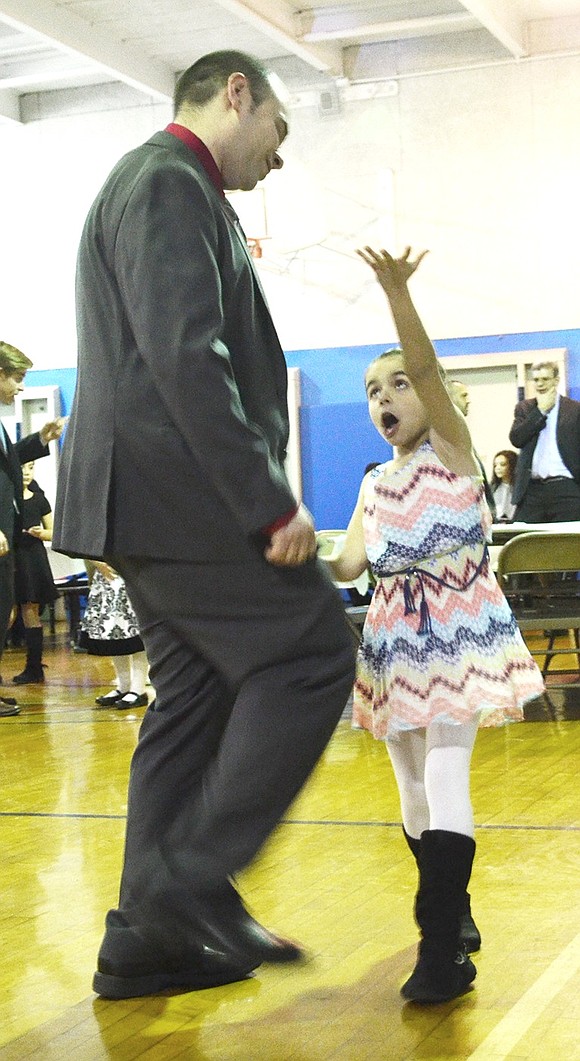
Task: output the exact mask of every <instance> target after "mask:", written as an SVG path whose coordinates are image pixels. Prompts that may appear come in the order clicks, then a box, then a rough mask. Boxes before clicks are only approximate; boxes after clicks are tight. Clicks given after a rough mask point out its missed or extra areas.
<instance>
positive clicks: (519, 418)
mask: <svg viewBox="0 0 580 1061" xmlns="http://www.w3.org/2000/svg"><path fill="white" fill-rule="evenodd" d="M546 422H547V417H545V416H544V414H543V413H542V412H541V411H540V409H539V408H538V403H537V402H536V399H535V398H534V399H532V400H531V401H530V400H528V401H524V402H518V404H517V405H516V408H515V412H514V422H513V424H512V426H511V430H510V433H509V440H510V442H511V444H512V446H516V448H517V449H523V447H524V446H526V445H527V443H528V442H531V440H532V439H534V438H537V436H538V435H539V433H540V431H542V430H543V428H544V427H545V426H546Z"/></svg>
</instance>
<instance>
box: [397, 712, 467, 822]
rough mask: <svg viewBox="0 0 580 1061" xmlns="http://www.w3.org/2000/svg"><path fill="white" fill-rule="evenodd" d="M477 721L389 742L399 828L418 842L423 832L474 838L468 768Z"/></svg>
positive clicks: (406, 733)
mask: <svg viewBox="0 0 580 1061" xmlns="http://www.w3.org/2000/svg"><path fill="white" fill-rule="evenodd" d="M476 734H477V720H476V719H474V720H472V721H470V722H466V723H464V724H462V725H460V726H451V725H443V724H440V723H432V724H431V725H430V726H428V727H427V729H411V730H404V731H401V732H399V733H397V735H396V736H394V737H387V740H386V745H387V751H388V753H389V756H390V759H391V763H392V765H393V770H394V772H395V778H396V781H397V787H398V789H399V798H400V801H401V814H402V817H403V825H404V827H405V831H406V832H407V833H408V834H409V836H412V837H414V838H415V839H417V840H418V839H419V838H420V836H421V833H422V832H424V831H425V830H426V829H445V830H446V831H448V832H453V833H462V834H463V835H464V836H471V837H473V833H474V825H473V810H472V807H471V799H470V795H469V767H470V763H471V753H472V751H473V745H474V744H475V737H476Z"/></svg>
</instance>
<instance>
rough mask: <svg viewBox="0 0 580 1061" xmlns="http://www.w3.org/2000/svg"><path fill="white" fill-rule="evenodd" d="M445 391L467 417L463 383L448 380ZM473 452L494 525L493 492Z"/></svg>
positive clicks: (467, 405)
mask: <svg viewBox="0 0 580 1061" xmlns="http://www.w3.org/2000/svg"><path fill="white" fill-rule="evenodd" d="M447 390H448V391H449V394H450V395H451V401H452V402H453V404H454V405H456V406H457V408H458V409H459V411H460V412H461V413H463V415H464V416H467V414H468V412H469V405H470V402H471V399H470V397H469V391H468V389H467V387H466V386H465V383H462V382H461V380H459V379H450V380H448V381H447ZM473 452H474V456H475V459H476V461H477V463H478V464H479V467H480V471H481V474H482V476H483V489H484V491H485V500H486V501H487V503H488V505H489V511H490V512H491V518H492V521H493V522H494V523H495V520H496V510H495V498H494V496H493V490H492V489H491V486H490V485H489V480H488V478H487V475H486V474H485V468H484V466H483V461H482V460H481V457H480V456H479V455H478V454H477V453H476V452H475V450H474V451H473Z"/></svg>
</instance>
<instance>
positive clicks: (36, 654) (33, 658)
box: [13, 626, 44, 685]
mask: <svg viewBox="0 0 580 1061" xmlns="http://www.w3.org/2000/svg"><path fill="white" fill-rule="evenodd" d="M42 641H43V629H42V626H27V627H26V649H27V651H26V666H25V668H24V670H23V671H22V673H21V674H17V675H16V677H15V678H14V679H13V680H14V684H15V685H29V684H30V685H32V684H34V683H35V682H43V681H44V671H43V669H42Z"/></svg>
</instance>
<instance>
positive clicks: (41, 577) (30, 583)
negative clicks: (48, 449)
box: [12, 461, 58, 685]
mask: <svg viewBox="0 0 580 1061" xmlns="http://www.w3.org/2000/svg"><path fill="white" fill-rule="evenodd" d="M22 484H23V491H22V509H21V516H22V534H21V535H20V538H19V539H18V542H17V545H16V549H15V553H14V555H15V561H16V574H15V597H16V603H17V604H19V605H20V609H21V613H22V620H23V623H24V637H25V644H26V665H25V667H24V670H23V671H22V672H21V673H20V674H16V675H15V677H14V678H13V679H12V680H13V682H14V684H15V685H30V684H36V683H37V682H43V681H44V669H43V663H42V649H43V640H44V631H43V626H42V618H41V616H42V612H43V611H44V609H45V607H46V605H47V604H50V603H52V602H53V601H55V600H56V598H57V596H58V593H57V591H56V589H55V587H54V579H53V576H52V571H51V569H50V564H49V562H48V557H47V555H46V549H45V548H44V542H49V541H51V540H52V509H51V507H50V503H49V501H48V500H47V498H46V496H45V494H44V492H43V491H42V490H40V489H36V490H34V489H32V487H33V485H34V461H28V462H27V463H26V464H24V465H23V466H22Z"/></svg>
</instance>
